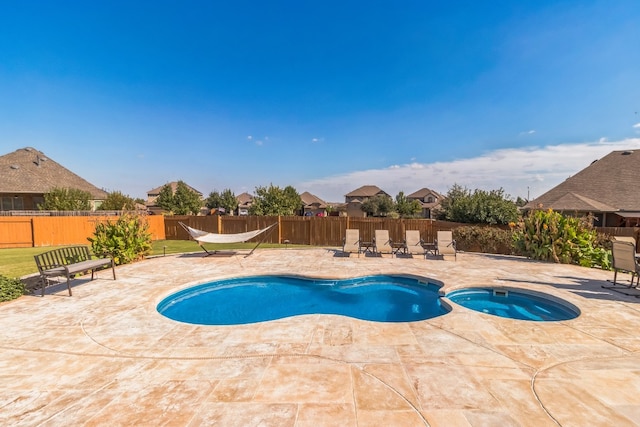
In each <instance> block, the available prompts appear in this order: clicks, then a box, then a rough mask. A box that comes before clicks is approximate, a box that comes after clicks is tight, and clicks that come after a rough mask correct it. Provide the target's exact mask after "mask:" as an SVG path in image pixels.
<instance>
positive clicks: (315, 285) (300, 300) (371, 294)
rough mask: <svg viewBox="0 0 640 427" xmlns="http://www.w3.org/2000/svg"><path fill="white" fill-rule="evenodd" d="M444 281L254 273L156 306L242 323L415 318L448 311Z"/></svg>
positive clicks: (179, 315)
mask: <svg viewBox="0 0 640 427" xmlns="http://www.w3.org/2000/svg"><path fill="white" fill-rule="evenodd" d="M439 289H440V286H439V285H436V284H433V283H426V282H422V281H419V280H417V279H414V278H409V277H403V276H386V275H377V276H365V277H358V278H352V279H344V280H324V279H314V278H304V277H289V276H253V277H243V278H234V279H227V280H219V281H215V282H209V283H204V284H202V285H197V286H193V287H190V288H187V289H184V290H181V291H179V292H176V293H174V294H172V295H169V296H168V297H167V298H165V299H163V300H162V301H161V302H160V303H159V304H158V306H157V310H158V312H159V313H160V314H162V315H163V316H166V317H168V318H170V319H173V320H177V321H179V322H185V323H193V324H200V325H238V324H247V323H256V322H264V321H268V320H275V319H282V318H285V317H291V316H298V315H303V314H338V315H343V316H349V317H354V318H356V319H362V320H371V321H375V322H414V321H419V320H425V319H429V318H432V317H437V316H441V315H443V314H445V313H448V312H449V310H450V309H449V307H448V305H443V304H442V303H441V301H440V296H439V293H438V291H439Z"/></svg>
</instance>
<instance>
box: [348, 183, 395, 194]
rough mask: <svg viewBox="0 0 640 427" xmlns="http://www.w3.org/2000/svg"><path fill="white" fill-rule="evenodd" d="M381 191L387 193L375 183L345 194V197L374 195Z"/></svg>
mask: <svg viewBox="0 0 640 427" xmlns="http://www.w3.org/2000/svg"><path fill="white" fill-rule="evenodd" d="M380 193H384V194H387V193H385V192H384V191H382V190H381V189H380V188H379V187H377V186H375V185H363V186H362V187H360V188H357V189H355V190H353V191H352V192H350V193H347V194H345V197H373V196H375V195H376V194H380ZM387 196H388V194H387Z"/></svg>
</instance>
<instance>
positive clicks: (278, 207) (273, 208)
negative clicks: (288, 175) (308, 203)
mask: <svg viewBox="0 0 640 427" xmlns="http://www.w3.org/2000/svg"><path fill="white" fill-rule="evenodd" d="M301 207H302V199H300V195H299V194H298V192H297V191H296V189H295V188H293V187H292V186H290V185H289V186H287V187H285V188H284V189H282V188H280V187H277V186H274V185H273V184H270V185H269V187H256V192H255V196H254V198H253V204H252V205H251V207H250V208H249V212H250V213H251V214H252V215H294V214H295V213H296V212H297V211H298V210H300V208H301Z"/></svg>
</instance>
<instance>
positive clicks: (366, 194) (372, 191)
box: [342, 185, 391, 217]
mask: <svg viewBox="0 0 640 427" xmlns="http://www.w3.org/2000/svg"><path fill="white" fill-rule="evenodd" d="M374 196H386V197H389V198H390V197H391V196H390V195H389V194H387V193H386V192H384V191H383V190H381V189H380V188H379V187H376V186H375V185H363V186H362V187H360V188H358V189H355V190H353V191H352V192H350V193H348V194H345V196H344V201H345V205H344V206H343V207H342V209H344V211H346V214H347V216H354V217H356V216H361V217H364V216H367V214H366V213H365V212H363V211H362V209H361V207H362V203H363V202H365V201H367V200H368V199H370V198H371V197H374Z"/></svg>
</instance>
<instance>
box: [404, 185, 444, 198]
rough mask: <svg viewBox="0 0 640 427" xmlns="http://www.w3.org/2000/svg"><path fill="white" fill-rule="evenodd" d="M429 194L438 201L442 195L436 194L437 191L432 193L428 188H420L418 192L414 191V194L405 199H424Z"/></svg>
mask: <svg viewBox="0 0 640 427" xmlns="http://www.w3.org/2000/svg"><path fill="white" fill-rule="evenodd" d="M429 194H433V195H434V196H435V197H436V198H438V199H441V198H443V196H442V194H440V193H438V192H437V191H433V190H431V189H430V188H426V187H425V188H421V189H420V190H418V191H416V192H415V193H411V194H409V195H408V196H407V198H409V199H424V198H425V197H427V196H428V195H429Z"/></svg>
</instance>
